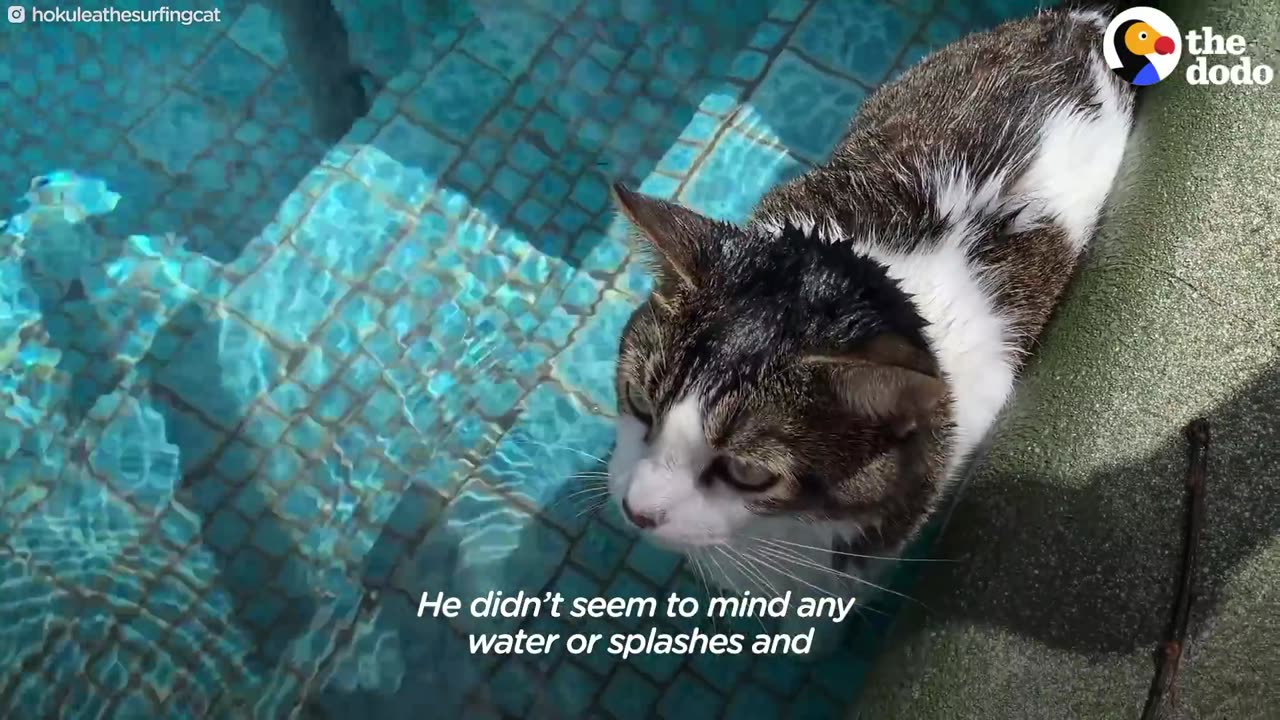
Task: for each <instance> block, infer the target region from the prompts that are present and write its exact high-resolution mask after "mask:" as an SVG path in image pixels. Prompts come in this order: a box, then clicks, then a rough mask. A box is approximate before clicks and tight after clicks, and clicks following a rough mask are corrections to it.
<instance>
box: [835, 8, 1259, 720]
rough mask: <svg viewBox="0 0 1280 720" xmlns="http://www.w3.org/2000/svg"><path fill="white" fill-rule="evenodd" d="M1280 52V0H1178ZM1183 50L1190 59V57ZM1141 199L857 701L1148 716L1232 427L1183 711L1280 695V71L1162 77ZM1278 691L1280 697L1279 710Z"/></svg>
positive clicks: (1208, 710)
mask: <svg viewBox="0 0 1280 720" xmlns="http://www.w3.org/2000/svg"><path fill="white" fill-rule="evenodd" d="M1166 12H1168V13H1169V14H1170V15H1171V16H1172V17H1173V18H1174V20H1175V21H1177V22H1178V23H1179V25H1180V26H1181V27H1182V29H1183V31H1184V32H1185V31H1186V30H1187V29H1190V28H1192V27H1202V26H1206V25H1207V26H1211V27H1214V28H1215V29H1217V30H1219V31H1222V32H1228V33H1239V34H1242V35H1245V37H1246V38H1247V39H1248V41H1249V46H1250V53H1249V54H1250V55H1252V57H1253V60H1254V61H1255V62H1266V63H1268V64H1270V65H1271V66H1272V67H1274V68H1276V69H1277V70H1280V51H1278V48H1280V0H1227V2H1224V3H1222V4H1210V3H1201V2H1196V1H1195V0H1183V1H1182V2H1175V3H1170V4H1167V9H1166ZM1184 62H1186V61H1185V60H1184ZM1134 145H1135V150H1136V152H1134V153H1133V156H1132V157H1131V158H1130V159H1129V161H1128V162H1126V171H1127V176H1126V178H1125V183H1124V195H1123V197H1124V199H1123V201H1122V202H1121V203H1119V204H1118V206H1117V209H1116V210H1114V211H1113V213H1112V216H1111V217H1110V219H1109V221H1108V226H1107V233H1106V237H1105V238H1103V239H1101V240H1100V241H1099V243H1098V244H1097V245H1096V246H1095V247H1094V249H1093V251H1092V252H1091V254H1090V257H1089V259H1088V261H1087V263H1086V266H1085V268H1084V270H1083V272H1082V273H1081V275H1080V276H1079V277H1078V279H1077V281H1076V282H1075V283H1074V285H1073V287H1072V289H1071V291H1070V292H1069V295H1068V297H1067V299H1066V300H1065V303H1064V306H1063V308H1062V309H1061V311H1060V312H1059V314H1058V317H1057V318H1056V320H1055V322H1054V323H1053V325H1052V327H1051V328H1050V330H1049V332H1048V333H1047V336H1046V338H1045V339H1044V343H1043V350H1042V352H1041V353H1040V355H1039V357H1038V359H1037V360H1036V362H1035V363H1034V364H1033V366H1032V367H1031V369H1030V370H1029V373H1028V376H1027V377H1026V379H1025V380H1024V382H1023V384H1022V386H1021V388H1020V391H1019V396H1018V398H1017V400H1016V401H1015V403H1014V405H1013V407H1012V408H1011V409H1010V412H1009V414H1008V416H1007V418H1006V419H1005V421H1004V422H1003V423H1002V426H1001V427H1000V429H999V433H998V435H997V437H996V442H995V445H994V447H993V450H992V452H991V454H990V455H989V457H988V458H987V460H986V462H985V463H984V464H983V465H982V467H981V468H980V469H979V470H978V472H977V473H976V474H975V476H974V478H973V480H972V481H971V483H970V484H969V486H968V487H967V488H966V491H965V493H964V494H963V496H962V497H961V498H960V499H959V500H958V501H957V502H956V505H955V507H954V509H953V514H952V516H951V518H950V521H949V524H948V525H947V527H946V529H945V531H944V532H943V533H942V534H941V537H940V538H939V540H938V541H937V543H936V544H935V545H934V547H933V550H932V555H933V556H934V557H942V558H951V559H954V560H955V562H953V563H945V564H939V565H932V566H930V568H929V570H928V571H926V572H924V573H923V574H922V577H921V580H920V582H919V583H918V584H917V585H916V586H915V587H914V588H912V590H911V592H912V594H913V595H914V596H915V597H916V598H918V599H919V600H921V602H923V603H924V604H925V605H926V606H927V608H926V609H916V610H913V609H911V608H910V607H908V608H907V609H906V610H904V612H903V614H902V616H901V617H900V618H899V620H898V621H897V623H896V625H895V627H894V628H893V630H892V631H891V633H890V635H889V637H888V639H887V640H886V643H885V649H884V652H883V655H882V656H881V657H880V658H879V659H878V660H877V662H876V665H875V667H874V669H873V671H872V673H871V675H870V677H869V678H868V680H867V686H866V690H865V693H864V695H863V697H862V700H861V702H860V703H859V705H858V706H857V707H856V708H854V709H852V710H851V713H850V717H857V718H867V719H871V720H879V719H880V718H904V719H911V720H914V719H916V718H920V719H925V720H927V719H928V718H946V719H948V720H951V719H960V718H984V719H986V718H996V719H999V718H1017V719H1019V720H1023V719H1028V720H1030V719H1034V718H1108V719H1109V718H1137V717H1138V716H1139V714H1140V713H1141V710H1142V705H1143V702H1144V700H1145V698H1146V694H1147V689H1148V686H1149V684H1150V681H1151V677H1152V672H1153V667H1154V664H1153V661H1152V653H1153V650H1154V649H1155V647H1156V645H1157V643H1158V642H1159V640H1160V638H1161V636H1162V634H1163V632H1164V629H1165V625H1166V623H1167V621H1168V617H1169V615H1170V609H1171V607H1172V599H1173V586H1174V582H1175V579H1176V572H1177V567H1178V563H1179V560H1180V550H1181V532H1182V518H1183V515H1182V502H1183V494H1182V487H1181V483H1182V478H1183V475H1184V473H1185V457H1184V452H1185V449H1184V443H1183V440H1182V438H1181V434H1180V431H1181V428H1182V427H1183V425H1184V424H1185V423H1186V422H1187V421H1189V420H1190V419H1192V418H1193V417H1196V416H1198V415H1202V414H1203V415H1207V416H1208V417H1209V418H1210V419H1211V421H1212V423H1213V426H1214V432H1215V445H1214V448H1213V451H1212V452H1213V454H1212V459H1211V470H1210V480H1209V482H1210V487H1209V496H1208V497H1209V500H1208V507H1209V511H1208V518H1207V527H1206V530H1205V534H1204V537H1203V540H1202V560H1201V575H1202V577H1201V583H1200V585H1199V588H1200V592H1199V595H1200V597H1199V599H1198V600H1197V603H1196V606H1195V613H1194V620H1193V629H1192V635H1193V640H1192V642H1191V644H1190V647H1189V650H1188V654H1187V656H1186V660H1185V662H1184V666H1183V669H1182V675H1181V692H1180V693H1179V697H1180V700H1179V704H1178V711H1179V712H1180V713H1181V714H1182V715H1183V716H1185V717H1195V718H1200V717H1204V718H1209V717H1221V718H1233V719H1235V718H1253V717H1257V718H1262V717H1277V715H1275V713H1280V709H1277V708H1280V683H1278V682H1276V681H1275V680H1276V679H1277V678H1280V670H1277V668H1280V351H1278V349H1277V348H1278V347H1280V81H1275V82H1273V83H1272V85H1270V86H1268V87H1253V88H1245V87H1232V86H1226V87H1193V86H1189V85H1187V84H1186V82H1185V81H1183V79H1182V76H1180V75H1176V76H1174V77H1173V78H1170V79H1169V80H1167V81H1165V82H1164V83H1162V84H1161V85H1159V86H1157V87H1155V88H1153V89H1152V92H1151V94H1150V96H1149V97H1148V99H1147V103H1146V104H1145V106H1144V108H1143V115H1142V117H1141V118H1140V121H1139V128H1138V135H1137V141H1136V142H1135V144H1134ZM1267 713H1272V714H1271V715H1267Z"/></svg>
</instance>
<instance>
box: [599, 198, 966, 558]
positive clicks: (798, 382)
mask: <svg viewBox="0 0 1280 720" xmlns="http://www.w3.org/2000/svg"><path fill="white" fill-rule="evenodd" d="M614 201H615V203H616V204H617V206H618V207H619V209H620V210H621V212H622V213H623V215H624V216H625V217H626V218H627V219H628V220H629V221H630V223H631V225H632V227H633V229H634V231H635V234H636V236H637V240H638V242H639V243H640V246H641V249H642V250H643V252H645V254H646V256H647V257H648V258H649V259H651V260H652V268H653V273H654V291H653V293H652V294H651V296H650V297H649V298H648V300H647V301H646V302H645V303H644V304H643V305H641V306H640V307H639V308H638V309H637V310H636V311H635V313H634V314H633V315H632V317H631V319H630V321H629V322H628V323H627V326H626V329H625V330H624V331H623V334H622V339H621V344H620V350H619V359H618V366H617V379H616V384H617V396H618V412H619V418H618V427H617V442H616V446H615V449H614V453H613V456H612V458H611V460H610V464H609V475H610V480H609V483H610V490H611V491H612V494H613V497H614V499H615V501H617V502H618V503H619V504H620V505H621V506H622V507H623V512H624V514H625V515H626V516H627V517H628V518H629V519H630V520H631V522H632V523H634V524H635V525H636V526H637V527H639V528H641V529H642V530H644V531H645V532H646V533H647V534H649V535H650V536H651V537H652V538H653V539H655V540H658V541H659V542H661V543H663V544H667V545H676V546H701V545H712V544H717V543H724V542H733V541H734V540H735V539H736V538H737V536H739V535H742V534H747V533H749V532H750V529H751V526H752V525H753V523H755V522H758V521H760V520H762V519H764V518H773V519H777V518H792V519H796V520H800V521H814V522H823V521H836V522H848V523H850V524H857V525H858V526H861V527H863V528H867V527H877V526H880V525H881V524H882V523H884V522H887V521H893V522H897V523H901V522H904V521H907V522H914V520H915V519H916V518H915V517H914V516H915V515H923V514H924V513H925V512H927V510H928V507H926V506H927V505H929V504H931V502H932V497H933V492H932V488H931V487H930V483H931V482H932V481H933V478H932V477H931V472H932V470H933V468H931V467H929V462H928V460H927V458H926V457H925V456H927V455H928V454H929V453H928V441H929V440H930V439H932V438H933V437H934V433H935V429H936V428H937V427H938V424H939V423H940V418H942V417H943V416H944V414H945V411H946V405H947V402H948V401H947V391H946V387H945V383H944V382H943V380H942V379H941V377H940V373H939V371H938V367H937V363H936V361H935V359H934V357H933V355H932V353H931V352H930V351H929V349H928V345H927V343H926V341H925V340H924V336H923V334H922V329H923V327H922V326H923V321H922V320H921V319H920V317H919V315H918V314H917V313H916V311H915V309H914V306H913V305H912V304H911V302H910V300H909V298H908V297H907V296H906V295H905V294H904V293H903V292H902V291H901V290H900V289H899V288H898V287H897V285H896V284H895V283H894V282H893V281H892V280H890V279H889V277H888V276H887V275H886V274H885V268H884V267H883V266H881V265H879V264H877V263H875V262H872V261H870V260H869V259H867V258H864V257H859V256H856V255H855V254H854V253H853V252H851V251H850V250H849V249H848V248H847V247H840V246H833V245H831V244H828V243H824V242H822V241H820V240H818V239H817V238H814V237H811V236H806V235H805V234H804V233H803V232H801V231H800V230H798V229H787V230H784V231H783V233H782V235H781V237H780V236H779V234H778V233H776V232H772V233H771V232H769V231H768V230H766V229H761V228H754V227H750V226H749V227H746V228H743V227H738V226H735V225H732V224H729V223H724V222H718V221H715V220H712V219H709V218H706V217H704V216H702V215H699V214H698V213H696V212H694V211H692V210H689V209H687V208H684V207H681V206H679V205H676V204H673V203H669V202H665V201H662V200H658V199H656V198H652V197H648V196H645V195H642V194H639V193H635V192H632V191H630V190H627V189H626V188H624V187H622V186H615V187H614Z"/></svg>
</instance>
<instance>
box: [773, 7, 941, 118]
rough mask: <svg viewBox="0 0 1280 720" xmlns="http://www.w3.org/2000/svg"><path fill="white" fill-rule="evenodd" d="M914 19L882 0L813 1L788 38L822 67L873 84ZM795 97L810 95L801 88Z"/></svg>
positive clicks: (910, 30)
mask: <svg viewBox="0 0 1280 720" xmlns="http://www.w3.org/2000/svg"><path fill="white" fill-rule="evenodd" d="M919 23H920V20H919V18H918V17H916V16H914V15H912V14H910V13H907V12H905V11H903V10H902V9H900V8H899V7H897V6H896V5H893V4H891V3H887V2H876V1H875V0H818V1H817V2H816V3H815V4H814V6H813V9H812V10H811V11H810V12H809V15H808V16H807V17H806V18H805V19H804V22H802V23H801V24H800V26H799V28H797V30H796V33H795V36H794V37H792V39H791V42H792V43H793V44H794V45H795V46H796V47H798V48H799V49H801V50H802V51H804V53H805V54H806V55H808V56H809V57H812V58H814V59H816V60H817V61H818V62H820V63H823V64H825V65H826V66H827V67H830V68H832V69H835V70H837V71H840V72H844V73H848V74H850V75H852V76H853V77H855V78H857V79H858V80H859V81H861V82H863V83H865V84H867V85H875V84H877V83H879V82H880V81H881V80H883V79H884V77H885V75H886V73H888V71H889V68H890V67H892V65H893V62H894V60H895V59H896V58H897V57H898V53H899V52H900V51H901V50H902V48H903V47H904V46H905V45H906V43H907V41H908V40H909V39H910V38H911V35H912V34H913V33H914V32H915V29H916V27H917V26H918V25H919ZM795 96H796V97H806V98H811V97H815V96H810V95H808V94H807V93H803V92H801V93H796V95H795Z"/></svg>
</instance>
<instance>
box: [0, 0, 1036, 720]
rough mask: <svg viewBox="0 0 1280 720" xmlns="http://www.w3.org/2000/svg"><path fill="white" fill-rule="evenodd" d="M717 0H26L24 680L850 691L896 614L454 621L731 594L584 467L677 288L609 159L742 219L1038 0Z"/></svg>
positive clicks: (46, 686)
mask: <svg viewBox="0 0 1280 720" xmlns="http://www.w3.org/2000/svg"><path fill="white" fill-rule="evenodd" d="M682 5H683V7H684V9H682V10H680V11H678V12H674V13H673V12H671V11H670V10H669V9H666V8H664V7H662V6H661V4H660V3H656V2H646V1H644V0H623V1H619V0H583V1H582V2H578V1H576V0H519V1H518V2H497V1H496V0H485V1H474V2H453V1H450V2H434V3H432V2H427V3H421V2H409V1H408V0H405V1H404V2H400V1H399V0H379V1H378V2H356V1H355V0H342V1H340V2H336V3H333V4H332V5H331V4H330V3H329V2H327V0H326V1H324V2H309V1H308V2H303V1H302V0H292V1H288V2H286V1H285V0H276V1H274V2H269V3H263V4H258V3H247V2H230V1H229V2H222V3H219V4H218V5H217V8H218V10H219V18H218V19H217V21H215V22H205V23H191V24H187V25H183V24H181V23H180V22H172V21H169V22H165V21H157V22H150V23H106V22H99V23H89V22H84V23H68V22H57V23H55V22H37V18H36V17H34V12H32V13H31V14H30V15H29V16H28V17H27V18H26V22H24V23H21V24H19V23H13V22H10V23H9V24H7V25H5V26H4V30H3V34H2V35H0V41H2V42H3V53H0V86H2V87H4V88H5V89H4V91H3V92H4V93H5V94H6V96H7V97H6V98H5V101H4V102H3V103H0V117H2V118H3V124H2V125H0V127H2V128H3V129H2V130H0V196H3V202H4V203H8V204H0V217H8V218H10V220H9V222H8V223H7V224H6V226H5V232H4V234H3V236H2V237H3V240H0V243H2V244H0V410H2V412H0V460H2V461H3V465H2V466H0V468H2V469H0V553H2V554H3V556H4V558H5V559H4V562H3V564H0V567H2V568H3V573H4V576H3V578H0V619H2V622H0V667H2V668H3V669H0V708H3V709H4V714H5V715H6V716H7V717H55V716H57V717H76V718H81V717H84V718H93V717H112V718H143V717H228V718H239V717H264V718H278V717H290V716H291V715H290V713H294V712H296V713H297V715H296V716H297V717H344V716H347V715H350V714H353V713H356V712H364V713H367V714H370V715H371V716H373V717H386V718H396V717H424V716H425V717H437V716H444V715H446V714H448V713H450V712H465V713H467V716H468V717H472V718H483V717H614V718H618V720H630V719H631V718H646V717H653V716H661V717H670V718H683V717H691V716H694V715H697V716H723V717H726V718H748V717H761V718H774V717H796V718H802V717H804V718H808V717H812V718H827V717H839V716H840V715H842V714H843V712H844V710H843V708H845V707H847V706H848V705H849V704H850V703H851V702H852V701H853V700H854V699H855V698H856V695H857V693H858V689H859V678H860V677H861V675H862V673H863V670H864V669H865V667H866V665H867V663H868V662H869V661H870V658H871V654H872V652H873V650H874V646H875V640H876V637H877V636H878V634H879V630H880V629H882V627H883V624H884V623H885V622H887V617H883V616H878V615H870V616H868V618H867V619H866V620H864V621H863V622H864V623H865V625H864V626H862V627H860V628H859V632H857V633H855V635H854V637H853V638H852V640H851V643H850V644H849V645H848V646H846V647H844V648H843V649H841V650H840V651H839V652H837V653H836V654H835V655H834V656H832V657H830V658H827V659H824V660H821V661H816V662H808V663H805V662H797V661H796V660H793V659H788V658H785V657H772V656H762V657H751V656H747V655H744V656H723V655H722V656H700V657H693V658H690V659H688V660H687V661H686V660H685V659H684V658H682V657H678V656H661V655H649V656H641V657H638V658H635V659H633V660H631V661H628V662H619V661H617V660H616V659H615V658H613V657H611V656H609V655H607V654H605V653H593V654H589V655H579V656H572V657H571V656H568V655H566V654H564V653H553V654H550V655H545V656H536V657H535V656H525V657H516V656H512V657H493V656H483V655H472V654H471V653H470V651H469V649H468V647H467V644H466V635H467V633H468V632H470V631H484V632H495V631H499V630H501V629H503V628H514V627H516V626H517V625H520V624H521V622H520V621H518V620H507V621H503V620H498V619H486V620H483V621H481V620H474V619H467V618H458V619H457V620H451V621H436V620H431V619H426V618H422V619H420V618H418V617H417V616H416V612H417V603H418V596H419V594H420V593H421V592H423V591H424V590H425V591H433V592H434V591H445V592H450V593H452V594H455V595H458V596H460V597H470V596H475V595H481V594H484V593H486V592H488V591H490V590H495V589H497V590H503V591H505V592H516V591H518V590H521V589H524V590H527V591H531V592H532V591H538V592H541V591H544V590H557V591H561V592H563V593H564V594H565V595H566V596H596V595H606V596H618V597H641V596H665V595H666V594H668V593H670V592H678V593H680V594H686V595H688V594H691V595H701V594H704V593H705V592H706V591H705V590H704V588H703V585H702V583H701V580H700V579H699V578H698V576H697V575H696V573H694V572H693V571H692V570H691V569H690V568H688V567H686V566H684V565H683V564H682V563H681V562H680V559H679V558H678V557H676V556H674V555H671V554H668V553H665V552H663V551H660V550H657V549H654V548H652V547H650V546H648V545H642V544H636V543H635V542H634V538H633V537H632V535H631V534H630V533H629V532H628V531H627V529H626V527H625V525H624V524H623V523H622V522H621V521H620V519H619V518H618V517H617V516H616V515H615V514H614V512H613V509H612V508H611V507H608V506H604V505H600V506H599V507H597V501H599V500H601V499H602V498H600V497H599V496H597V495H595V494H593V493H592V492H590V491H588V492H585V493H582V492H581V491H582V490H584V489H586V488H588V487H590V483H591V479H592V476H591V474H590V473H592V472H593V471H598V470H599V469H600V466H601V464H602V458H605V457H607V453H608V452H609V450H610V446H611V442H612V438H611V426H610V422H609V416H610V415H611V414H612V413H613V409H614V401H613V397H612V393H613V390H612V367H611V359H612V357H613V355H614V353H615V351H616V343H617V338H618V335H619V332H620V330H621V327H622V324H623V323H624V322H625V320H626V318H627V315H628V314H629V312H630V309H631V308H632V307H634V305H635V303H636V302H637V301H638V300H639V298H641V297H642V296H643V294H644V293H645V291H646V289H647V279H646V278H645V275H644V273H643V270H642V268H641V266H640V265H639V263H638V261H636V260H635V259H633V258H632V256H631V254H630V252H629V251H628V246H627V244H626V242H625V230H624V228H623V227H622V226H621V225H620V224H619V223H617V222H615V220H614V218H613V214H612V212H611V210H610V208H609V207H608V193H607V187H608V183H609V182H610V181H613V180H621V181H624V182H627V183H629V184H631V185H632V186H633V187H638V188H640V189H642V190H644V191H646V192H650V193H653V194H655V195H663V196H674V197H678V198H680V199H681V200H682V201H684V202H686V203H688V204H690V205H692V206H694V207H696V208H698V209H700V210H702V211H704V212H706V213H708V214H710V215H714V216H718V217H723V218H729V219H738V218H741V217H742V216H743V215H744V214H745V213H746V212H747V210H748V209H749V207H750V205H751V204H752V202H753V201H754V200H755V199H756V198H758V197H759V196H760V195H761V194H762V193H763V192H764V191H765V190H766V189H767V188H768V187H769V186H770V185H772V184H774V183H776V182H777V181H779V180H781V179H784V178H786V177H789V176H791V175H793V174H794V173H797V172H800V171H802V170H803V169H804V168H805V167H806V166H808V165H810V164H812V163H814V162H818V161H820V160H821V159H822V158H823V157H824V155H825V154H826V153H827V152H828V150H829V149H830V148H831V147H832V146H833V144H834V143H835V142H836V140H837V139H838V137H839V136H840V134H841V132H842V130H843V127H844V125H845V123H846V122H847V120H848V118H849V116H850V115H851V114H852V112H853V111H854V110H855V109H856V108H857V106H858V105H859V103H860V102H861V101H862V99H863V98H864V97H865V96H866V94H867V93H868V92H869V91H870V89H871V88H873V87H874V86H876V85H877V84H879V83H881V82H883V81H884V80H885V79H886V78H888V77H891V76H892V75H893V74H895V73H896V72H899V71H900V70H901V69H902V68H903V67H905V66H908V65H910V64H911V63H912V62H913V61H914V60H915V59H916V58H918V57H920V56H921V55H922V54H923V53H925V52H926V51H927V50H928V49H929V48H930V47H935V46H937V45H939V44H941V43H945V42H947V41H948V40H950V39H952V38H954V37H955V36H957V35H958V34H959V33H962V32H964V31H965V30H967V29H970V28H977V27H983V26H987V25H991V24H994V23H995V22H997V21H998V20H1000V19H1001V18H1003V17H1006V16H1012V15H1016V14H1020V13H1022V12H1026V11H1029V10H1030V9H1031V7H1032V6H1034V5H1035V3H1030V2H1015V1H1014V0H1009V2H996V0H992V1H991V2H990V3H989V5H990V7H987V6H985V5H981V4H979V3H960V2H955V3H948V4H947V5H946V7H936V5H937V3H935V2H931V1H930V0H900V1H899V2H890V1H889V0H813V1H809V0H746V1H744V2H739V3H735V4H734V8H735V9H734V12H733V13H732V14H729V15H726V14H724V13H722V12H721V11H718V10H716V9H715V8H716V5H717V3H714V2H694V3H684V4H682ZM104 6H105V5H103V4H92V3H81V5H80V7H81V8H86V9H88V8H92V7H104ZM962 6H963V7H962ZM36 7H37V8H39V7H40V6H36ZM115 7H116V8H124V9H148V8H158V7H160V3H159V2H156V3H132V4H130V3H123V2H122V3H119V4H116V5H115ZM202 7H204V6H202ZM979 7H980V8H981V9H980V10H975V9H974V8H979ZM170 19H171V18H170ZM24 194H26V197H25V198H24ZM562 622H564V621H549V620H535V621H526V622H524V623H523V625H524V626H525V627H526V628H528V629H530V630H540V631H549V632H564V631H565V628H564V626H563V625H560V624H558V623H562ZM664 622H665V621H664ZM748 622H750V623H752V624H754V623H755V621H754V620H751V621H748ZM589 627H590V629H591V630H592V631H598V632H603V633H611V632H623V631H628V630H631V629H634V628H633V627H630V626H629V624H628V623H627V622H625V621H619V622H614V621H593V623H590V624H589ZM635 627H640V626H639V625H635Z"/></svg>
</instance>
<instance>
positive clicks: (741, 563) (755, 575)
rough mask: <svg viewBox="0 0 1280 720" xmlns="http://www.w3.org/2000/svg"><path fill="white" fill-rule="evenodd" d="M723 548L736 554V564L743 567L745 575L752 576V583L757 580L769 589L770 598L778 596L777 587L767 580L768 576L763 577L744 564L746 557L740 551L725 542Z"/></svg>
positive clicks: (753, 568) (757, 571) (754, 569)
mask: <svg viewBox="0 0 1280 720" xmlns="http://www.w3.org/2000/svg"><path fill="white" fill-rule="evenodd" d="M724 548H725V550H726V552H729V553H730V554H731V555H736V556H738V558H739V560H737V561H736V562H738V566H739V567H741V568H742V569H743V572H744V573H747V575H748V576H749V577H751V578H752V583H757V582H758V583H760V584H761V586H762V587H764V588H767V589H768V591H769V593H768V594H769V597H771V598H774V597H778V596H779V594H780V593H779V592H778V588H776V587H774V586H773V583H771V582H769V578H767V577H765V575H764V574H763V573H761V572H760V571H759V570H757V569H756V568H755V567H753V566H748V565H747V564H746V562H745V561H746V558H745V557H743V555H742V551H740V550H739V549H738V548H736V547H734V546H733V545H732V544H726V545H725V546H724Z"/></svg>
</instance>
